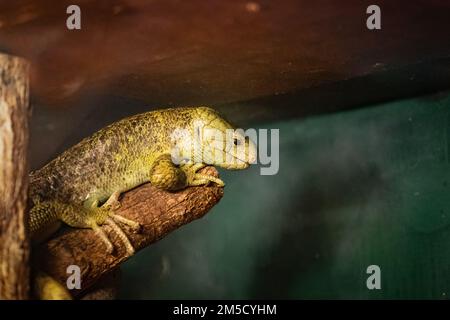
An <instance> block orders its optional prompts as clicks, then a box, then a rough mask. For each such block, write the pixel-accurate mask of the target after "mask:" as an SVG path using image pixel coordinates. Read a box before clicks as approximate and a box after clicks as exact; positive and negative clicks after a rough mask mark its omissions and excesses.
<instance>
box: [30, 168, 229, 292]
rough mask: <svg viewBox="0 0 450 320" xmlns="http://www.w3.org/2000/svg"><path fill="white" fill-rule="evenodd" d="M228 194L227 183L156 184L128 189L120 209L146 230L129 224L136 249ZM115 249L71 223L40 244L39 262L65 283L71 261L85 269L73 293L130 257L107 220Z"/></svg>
mask: <svg viewBox="0 0 450 320" xmlns="http://www.w3.org/2000/svg"><path fill="white" fill-rule="evenodd" d="M203 173H208V174H211V175H214V176H218V173H217V170H216V169H214V168H213V167H207V168H205V169H203ZM222 196H223V188H220V187H217V186H215V185H210V186H202V187H190V188H187V189H185V190H182V191H179V192H176V193H172V192H167V191H163V190H160V189H157V188H155V187H153V186H151V185H150V184H145V185H142V186H140V187H138V188H136V189H134V190H131V191H128V192H126V193H125V194H124V196H123V198H122V199H121V200H120V202H121V207H120V208H119V209H118V210H117V211H116V213H117V214H119V215H121V216H123V217H125V218H128V219H132V220H134V221H137V222H139V223H140V224H141V225H142V230H141V231H140V232H139V233H133V232H132V231H130V230H127V229H126V227H123V228H124V231H125V233H126V234H127V235H128V237H129V239H130V241H131V243H132V244H133V246H134V248H135V249H136V251H138V250H140V249H142V248H144V247H146V246H148V245H149V244H151V243H153V242H155V241H158V240H159V239H161V238H163V237H164V236H165V235H167V234H168V233H170V232H171V231H173V230H175V229H177V228H178V227H180V226H182V225H184V224H186V223H189V222H191V221H193V220H195V219H198V218H201V217H203V216H204V215H205V214H206V213H207V212H208V211H209V210H210V209H211V208H212V207H213V206H214V205H215V204H216V203H217V202H218V201H219V200H220V199H221V198H222ZM102 228H104V230H105V232H106V233H107V234H108V236H109V238H110V239H111V242H112V243H113V245H114V247H115V252H114V253H113V254H112V255H111V254H108V253H107V252H106V250H105V245H104V243H103V242H102V241H101V240H100V239H99V238H98V237H97V236H96V235H95V234H94V232H92V231H91V230H88V229H70V230H68V231H66V232H64V233H62V234H59V235H57V236H56V237H55V238H53V239H51V240H49V241H48V242H46V243H43V244H41V245H40V246H39V247H38V248H37V250H36V252H35V253H36V256H37V257H38V259H39V262H38V263H39V268H40V269H41V270H43V271H45V272H46V273H47V274H49V275H51V276H52V277H54V278H55V279H56V280H58V281H59V282H61V283H62V284H64V285H65V283H66V280H67V277H68V276H69V275H68V274H67V272H66V270H67V267H68V266H69V265H77V266H79V267H80V269H81V279H82V283H81V287H82V288H81V290H72V291H71V293H72V295H73V296H79V295H80V294H81V293H84V292H86V290H87V289H88V288H89V287H91V286H92V285H93V284H94V283H95V282H96V281H98V280H99V279H100V278H101V277H102V276H103V275H105V274H106V273H108V272H109V271H111V270H112V269H114V268H116V267H117V266H118V265H119V264H120V263H121V262H123V261H125V260H126V259H127V258H128V257H126V251H125V248H124V246H123V244H122V242H121V241H120V239H119V238H118V237H117V235H116V234H115V233H114V232H112V231H111V228H110V227H109V226H108V225H105V226H103V227H102Z"/></svg>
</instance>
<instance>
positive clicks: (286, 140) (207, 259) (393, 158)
mask: <svg viewBox="0 0 450 320" xmlns="http://www.w3.org/2000/svg"><path fill="white" fill-rule="evenodd" d="M449 110H450V95H445V94H441V95H436V96H431V97H422V98H415V99H410V100H403V101H396V102H391V103H386V104H381V105H377V106H371V107H369V108H363V109H358V110H356V111H350V112H342V113H337V114H330V115H324V116H320V117H314V118H309V119H306V120H305V119H303V120H291V121H286V122H280V123H271V124H262V125H261V126H260V127H263V128H279V129H280V170H279V173H278V174H277V175H275V176H261V175H259V168H258V167H253V168H251V169H249V170H247V171H242V172H222V173H221V174H222V177H223V179H224V180H225V181H226V183H227V185H226V189H225V196H224V198H223V199H222V200H221V202H220V203H219V204H218V205H217V206H216V207H215V208H214V209H213V210H212V211H211V212H210V213H209V214H208V215H207V216H206V217H205V218H203V219H201V220H199V221H195V222H194V223H191V224H190V225H187V226H185V227H183V228H181V229H179V230H177V231H176V232H174V233H173V234H171V235H169V236H168V237H166V238H165V239H163V240H162V241H160V242H159V243H157V244H155V245H153V246H150V247H149V248H147V249H146V250H144V251H143V252H140V253H139V254H138V255H137V256H135V257H133V258H132V259H131V260H129V261H128V262H127V263H126V264H125V265H124V266H123V268H122V270H123V279H122V292H121V297H122V298H146V299H155V298H231V299H233V298H314V299H315V298H326V299H328V298H339V299H341V298H344V299H346V298H350V299H353V298H356V299H361V298H363V299H366V298H369V299H372V298H373V299H380V298H388V299H392V298H435V299H436V298H437V299H444V298H448V297H449V296H450V170H449V156H450V155H449V148H450V142H449V138H448V135H449V134H450V133H449V130H450V117H449ZM371 264H376V265H379V266H380V268H381V285H382V288H381V290H368V289H367V287H366V279H367V277H368V275H367V274H366V268H367V266H369V265H371Z"/></svg>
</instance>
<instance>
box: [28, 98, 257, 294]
mask: <svg viewBox="0 0 450 320" xmlns="http://www.w3.org/2000/svg"><path fill="white" fill-rule="evenodd" d="M256 150H257V149H256V144H255V143H254V142H253V141H252V140H250V139H249V138H248V137H247V136H245V135H244V133H243V132H242V131H239V130H234V127H233V126H232V125H231V124H230V123H229V122H228V121H226V120H225V119H224V118H223V117H222V116H220V115H219V113H218V112H217V111H215V110H214V109H212V108H209V107H203V106H202V107H179V108H169V109H162V110H156V111H149V112H145V113H141V114H137V115H134V116H131V117H128V118H125V119H122V120H119V121H117V122H114V123H112V124H110V125H108V126H106V127H104V128H103V129H101V130H99V131H97V132H96V133H94V134H93V135H91V136H90V137H87V138H85V139H83V140H82V141H81V142H79V143H78V144H76V145H74V146H72V147H71V148H69V149H68V150H66V151H65V152H63V153H62V154H61V155H59V156H58V157H56V158H55V159H53V160H52V161H50V162H49V163H48V164H46V165H45V166H44V167H42V168H41V169H38V170H36V171H32V172H31V173H30V175H29V178H30V180H29V192H28V198H29V201H30V211H29V212H30V215H29V217H30V218H29V223H28V224H29V230H30V233H31V238H32V240H33V239H34V240H35V241H42V239H45V238H47V237H48V236H49V235H51V234H52V233H54V232H55V231H56V230H58V229H59V228H60V226H61V225H62V224H63V223H65V224H67V225H69V226H71V227H75V228H89V229H92V230H93V231H94V232H95V233H96V234H97V235H98V236H99V237H100V238H101V240H102V241H103V243H104V244H105V248H106V250H107V251H108V253H112V252H113V250H114V247H113V245H112V243H111V241H110V240H109V239H108V237H107V235H106V234H105V233H104V231H103V230H102V228H101V226H102V225H104V224H108V225H110V226H111V228H112V229H113V230H114V232H116V233H117V234H118V236H119V238H120V239H121V242H122V243H123V245H124V246H125V248H126V251H127V254H128V255H129V256H131V255H133V254H134V248H133V246H132V244H131V243H130V241H129V239H128V238H127V236H126V234H125V233H124V232H123V231H122V228H121V226H120V225H127V226H129V227H131V228H132V229H133V230H135V231H136V232H138V231H139V228H140V225H139V224H138V223H137V222H135V221H132V220H129V219H126V218H124V217H122V216H120V215H117V214H115V213H114V212H115V209H117V208H118V206H120V202H119V197H120V195H121V194H122V193H124V192H126V191H128V190H131V189H133V188H135V187H137V186H139V185H141V184H144V183H147V182H150V183H151V184H152V185H154V186H156V187H158V188H161V189H164V190H167V191H171V192H173V191H177V190H180V189H183V188H186V187H189V186H199V185H206V184H209V183H216V184H217V185H219V186H224V182H223V181H222V180H221V179H219V178H216V177H213V176H209V175H205V174H201V173H198V171H199V170H200V169H202V168H203V167H205V166H206V165H215V166H218V167H222V168H225V169H231V170H239V169H245V168H247V167H248V166H249V165H250V164H252V163H254V162H255V161H256V156H257V152H256ZM36 283H37V287H38V291H39V292H38V295H40V296H41V298H44V299H46V298H52V297H62V298H70V295H68V293H67V292H66V290H65V288H63V287H62V286H61V285H59V284H58V283H57V282H56V280H53V279H52V278H51V277H50V276H48V275H45V274H42V273H41V274H39V275H38V276H37V279H36ZM58 292H59V293H58Z"/></svg>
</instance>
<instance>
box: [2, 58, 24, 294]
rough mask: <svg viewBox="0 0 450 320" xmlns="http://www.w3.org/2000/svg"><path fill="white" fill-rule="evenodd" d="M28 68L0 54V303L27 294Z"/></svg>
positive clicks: (18, 59)
mask: <svg viewBox="0 0 450 320" xmlns="http://www.w3.org/2000/svg"><path fill="white" fill-rule="evenodd" d="M28 69H29V67H28V64H27V63H26V62H25V61H24V60H23V59H21V58H17V57H12V56H9V55H5V54H0V299H26V298H27V297H28V293H29V268H28V263H29V262H28V260H29V239H28V237H27V232H26V219H27V212H26V204H27V201H26V198H27V188H28V161H27V153H28V152H27V150H28V119H29V116H30V106H29V102H28Z"/></svg>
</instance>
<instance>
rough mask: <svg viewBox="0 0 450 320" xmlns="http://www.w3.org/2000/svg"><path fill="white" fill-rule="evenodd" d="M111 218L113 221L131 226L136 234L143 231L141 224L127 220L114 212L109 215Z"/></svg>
mask: <svg viewBox="0 0 450 320" xmlns="http://www.w3.org/2000/svg"><path fill="white" fill-rule="evenodd" d="M109 216H110V217H111V218H112V219H113V220H115V221H117V222H120V223H123V224H125V225H127V226H129V227H130V228H131V229H132V230H133V231H134V232H136V233H137V232H140V231H141V228H142V226H141V224H140V223H139V222H136V221H133V220H130V219H127V218H125V217H122V216H121V215H118V214H115V213H113V212H111V213H109Z"/></svg>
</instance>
